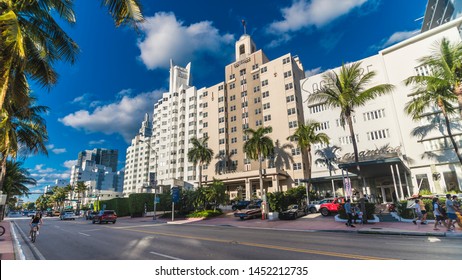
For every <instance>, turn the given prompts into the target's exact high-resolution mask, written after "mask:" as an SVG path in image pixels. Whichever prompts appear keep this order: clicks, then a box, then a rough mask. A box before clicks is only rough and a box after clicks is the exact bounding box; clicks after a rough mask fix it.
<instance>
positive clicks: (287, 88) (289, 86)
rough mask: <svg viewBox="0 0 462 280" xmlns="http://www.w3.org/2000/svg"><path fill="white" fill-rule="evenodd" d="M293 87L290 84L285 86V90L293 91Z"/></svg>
mask: <svg viewBox="0 0 462 280" xmlns="http://www.w3.org/2000/svg"><path fill="white" fill-rule="evenodd" d="M293 88H294V85H293V84H292V83H288V84H286V90H289V89H293Z"/></svg>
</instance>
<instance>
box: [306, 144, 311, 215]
mask: <svg viewBox="0 0 462 280" xmlns="http://www.w3.org/2000/svg"><path fill="white" fill-rule="evenodd" d="M306 154H307V156H308V166H307V168H306V170H307V175H308V176H307V177H308V182H307V183H306V206H307V207H308V205H309V204H310V187H311V162H312V158H311V147H310V146H308V148H307V151H306Z"/></svg>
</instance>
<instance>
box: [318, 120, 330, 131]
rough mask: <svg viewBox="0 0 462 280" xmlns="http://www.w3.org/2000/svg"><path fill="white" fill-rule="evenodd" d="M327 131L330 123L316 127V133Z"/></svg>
mask: <svg viewBox="0 0 462 280" xmlns="http://www.w3.org/2000/svg"><path fill="white" fill-rule="evenodd" d="M326 129H329V122H322V123H319V126H318V127H316V129H315V131H321V130H326Z"/></svg>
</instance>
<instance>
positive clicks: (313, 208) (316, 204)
mask: <svg viewBox="0 0 462 280" xmlns="http://www.w3.org/2000/svg"><path fill="white" fill-rule="evenodd" d="M332 201H334V198H333V197H331V198H324V199H322V200H320V201H312V202H311V203H310V204H309V205H308V211H309V212H310V213H312V214H313V213H317V212H319V210H320V209H321V205H322V204H324V203H329V202H332Z"/></svg>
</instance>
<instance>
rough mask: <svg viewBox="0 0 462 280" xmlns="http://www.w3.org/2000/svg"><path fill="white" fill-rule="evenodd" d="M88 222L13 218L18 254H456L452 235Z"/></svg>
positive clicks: (158, 257) (460, 246)
mask: <svg viewBox="0 0 462 280" xmlns="http://www.w3.org/2000/svg"><path fill="white" fill-rule="evenodd" d="M130 220H131V219H119V220H118V221H117V223H116V224H102V225H100V224H92V223H91V222H89V221H86V220H84V219H82V218H79V219H77V220H75V221H60V220H59V219H58V218H44V225H43V226H42V228H41V230H40V235H39V236H38V237H37V241H36V242H35V243H33V244H32V243H31V242H30V241H29V240H28V239H27V238H26V233H27V232H28V230H29V227H28V222H29V219H15V220H13V223H14V224H15V225H17V226H15V231H16V235H17V236H19V237H22V238H19V244H20V245H21V248H23V249H24V250H23V251H24V256H25V258H26V259H47V260H171V259H177V260H204V259H206V260H370V259H372V260H382V259H399V260H402V259H412V260H420V259H423V260H444V259H455V260H460V259H461V258H462V253H461V252H462V243H461V242H460V239H451V238H436V237H418V236H414V237H411V236H387V235H365V234H357V233H338V232H306V231H305V232H300V231H281V230H268V229H244V228H237V227H230V226H204V225H202V226H200V225H190V224H165V223H153V222H152V221H151V222H139V223H134V222H133V221H130Z"/></svg>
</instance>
